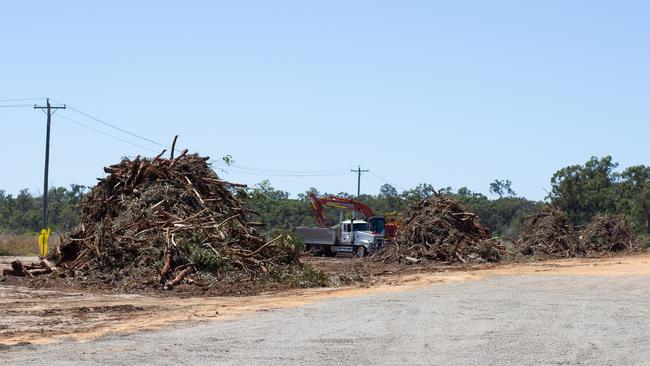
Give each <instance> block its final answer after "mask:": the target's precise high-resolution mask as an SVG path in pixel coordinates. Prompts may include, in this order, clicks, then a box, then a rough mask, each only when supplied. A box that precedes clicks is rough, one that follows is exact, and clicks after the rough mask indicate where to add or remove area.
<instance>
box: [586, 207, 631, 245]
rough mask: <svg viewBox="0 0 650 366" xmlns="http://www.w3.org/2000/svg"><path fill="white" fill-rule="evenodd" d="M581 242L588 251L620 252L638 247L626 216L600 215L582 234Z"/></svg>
mask: <svg viewBox="0 0 650 366" xmlns="http://www.w3.org/2000/svg"><path fill="white" fill-rule="evenodd" d="M580 242H581V245H582V247H583V248H584V249H585V250H587V251H593V252H619V251H624V250H633V249H635V248H636V247H637V238H636V236H635V235H634V233H633V232H632V230H631V229H630V224H629V223H628V221H627V219H626V218H625V216H624V215H613V214H600V215H597V216H595V217H594V218H593V219H592V220H591V222H589V224H588V225H587V226H586V227H585V228H584V229H583V230H582V231H581V232H580Z"/></svg>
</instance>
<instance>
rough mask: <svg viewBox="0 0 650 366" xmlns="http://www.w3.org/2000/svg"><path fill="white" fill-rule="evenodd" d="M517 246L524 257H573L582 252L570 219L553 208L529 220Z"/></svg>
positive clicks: (542, 211) (544, 209) (544, 210)
mask: <svg viewBox="0 0 650 366" xmlns="http://www.w3.org/2000/svg"><path fill="white" fill-rule="evenodd" d="M517 246H518V247H519V250H520V251H521V252H522V253H523V254H524V255H543V256H551V257H573V256H575V255H577V254H578V253H579V252H580V251H581V250H580V247H579V242H578V240H577V238H576V236H575V234H574V230H573V227H572V225H571V222H570V221H569V218H568V217H567V216H566V214H565V213H564V212H562V211H561V210H559V209H556V208H551V207H545V208H543V209H542V210H540V211H539V212H537V213H536V214H535V215H533V216H532V217H531V218H530V219H529V221H528V224H526V226H525V227H524V229H523V230H522V232H521V236H520V238H519V241H518V242H517Z"/></svg>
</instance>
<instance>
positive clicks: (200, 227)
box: [49, 150, 322, 292]
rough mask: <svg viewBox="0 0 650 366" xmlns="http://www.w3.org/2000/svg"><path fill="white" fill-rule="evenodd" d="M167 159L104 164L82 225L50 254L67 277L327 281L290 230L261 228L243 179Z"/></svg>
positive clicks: (153, 283)
mask: <svg viewBox="0 0 650 366" xmlns="http://www.w3.org/2000/svg"><path fill="white" fill-rule="evenodd" d="M163 153H164V152H163ZM161 156H162V154H161V155H159V156H157V157H156V158H154V159H146V158H140V157H137V158H135V159H134V160H130V159H124V160H122V162H120V163H119V164H117V165H112V166H109V167H106V168H104V170H105V172H106V173H108V176H106V177H105V178H101V179H99V183H98V184H97V185H96V186H95V187H94V188H93V189H92V190H91V191H90V192H89V194H87V195H86V196H85V197H84V199H83V200H82V202H81V220H80V221H81V222H80V224H79V226H78V227H77V228H75V229H74V230H73V231H72V232H71V233H70V235H69V236H68V237H66V238H64V239H63V242H62V244H61V245H60V246H59V247H57V248H56V251H55V252H54V253H51V255H50V257H49V259H50V260H51V262H52V263H54V266H55V267H56V269H57V271H58V272H60V273H61V275H62V276H67V277H71V278H74V281H75V282H77V283H83V284H103V285H107V286H108V287H109V288H112V289H115V290H122V291H130V290H136V289H147V288H161V289H171V288H173V287H176V286H180V285H193V286H199V287H202V288H212V287H218V286H222V285H223V286H229V287H233V286H234V287H237V286H239V287H251V286H254V285H260V286H264V284H266V285H269V284H273V283H275V284H278V285H281V287H296V286H303V287H304V286H312V285H317V284H318V283H314V282H318V281H319V280H321V279H322V278H320V277H319V276H317V275H314V273H311V272H310V271H314V270H312V269H311V268H308V267H305V266H303V265H301V263H300V262H299V260H298V257H299V253H300V250H301V249H302V248H300V247H298V246H297V245H295V244H296V241H295V240H293V239H292V238H291V237H290V236H288V235H280V236H277V237H275V238H274V239H272V240H266V239H265V238H263V237H262V236H260V235H259V234H258V233H257V231H256V230H255V229H254V228H253V227H252V226H251V225H250V224H249V223H248V221H247V219H246V214H247V212H246V211H245V210H244V209H243V208H242V204H241V202H240V201H239V200H238V199H237V198H236V197H235V195H234V194H233V193H234V191H235V190H236V188H237V187H240V186H243V185H240V184H235V183H229V182H226V181H223V180H221V179H220V178H219V177H218V176H217V174H216V173H215V172H214V171H213V170H212V169H211V168H210V165H209V164H208V158H207V157H201V156H198V155H195V154H187V150H185V151H183V152H182V153H181V154H180V155H179V156H178V157H176V158H170V159H166V158H162V157H161ZM271 286H272V285H271ZM267 287H269V286H267ZM234 292H238V291H237V290H236V289H235V290H234Z"/></svg>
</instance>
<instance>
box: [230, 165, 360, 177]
mask: <svg viewBox="0 0 650 366" xmlns="http://www.w3.org/2000/svg"><path fill="white" fill-rule="evenodd" d="M232 166H233V167H236V168H238V169H242V170H249V171H253V172H259V173H280V174H293V175H302V174H306V175H310V174H327V173H343V172H344V171H345V170H347V169H350V168H351V167H343V168H333V169H322V170H279V169H266V168H255V167H250V166H245V165H240V164H232Z"/></svg>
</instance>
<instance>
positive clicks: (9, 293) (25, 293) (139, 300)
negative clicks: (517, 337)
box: [0, 254, 650, 345]
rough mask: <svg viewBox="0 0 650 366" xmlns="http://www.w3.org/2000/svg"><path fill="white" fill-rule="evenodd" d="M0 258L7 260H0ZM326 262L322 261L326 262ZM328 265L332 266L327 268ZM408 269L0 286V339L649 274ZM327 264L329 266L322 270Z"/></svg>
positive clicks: (619, 261) (600, 262)
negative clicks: (244, 280)
mask: <svg viewBox="0 0 650 366" xmlns="http://www.w3.org/2000/svg"><path fill="white" fill-rule="evenodd" d="M327 260H330V261H331V262H330V263H334V264H332V265H331V267H332V268H341V267H345V266H352V267H354V266H357V267H358V265H357V263H358V262H355V261H358V260H356V259H352V258H349V259H346V258H339V259H323V258H319V259H317V260H315V261H317V262H320V261H327ZM0 263H8V261H7V260H6V259H2V258H0ZM325 264H326V265H325V267H327V263H325ZM332 268H330V270H332ZM434 269H435V270H436V271H435V272H431V268H411V269H409V271H408V272H407V273H406V274H402V273H400V274H398V273H396V272H395V271H394V270H384V271H382V272H376V273H371V274H370V277H371V280H370V281H366V282H365V283H362V284H361V285H360V286H355V287H344V288H326V289H306V290H292V291H283V292H279V293H271V294H261V295H257V296H248V297H178V296H173V297H172V296H152V295H132V294H129V295H124V294H105V293H89V292H78V291H76V292H75V291H48V290H37V289H29V288H25V287H17V286H7V285H2V283H1V282H0V344H4V345H13V344H21V343H22V344H24V343H32V344H44V343H53V342H57V341H61V340H64V339H73V340H89V339H93V338H96V337H98V336H102V335H106V334H112V333H131V332H137V331H141V330H147V329H157V328H160V327H164V326H167V325H170V324H178V323H181V324H189V323H193V322H198V321H205V320H226V319H233V318H237V317H242V316H246V315H250V314H255V313H260V312H266V311H269V310H274V309H285V308H293V307H297V306H301V305H305V304H310V303H314V302H318V301H321V300H325V299H332V298H345V297H356V296H365V295H371V294H376V293H386V292H395V291H405V290H412V289H417V288H422V287H426V286H431V285H432V284H436V283H450V282H462V281H473V280H479V279H486V278H491V277H497V276H512V275H522V274H527V275H538V276H544V275H591V276H594V275H597V276H648V275H650V255H648V254H643V255H633V256H624V257H610V258H600V259H567V260H554V261H545V262H534V263H527V264H508V265H501V266H496V267H491V268H485V267H480V268H460V267H449V266H447V267H444V266H443V267H435V268H434ZM326 270H327V268H326Z"/></svg>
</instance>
